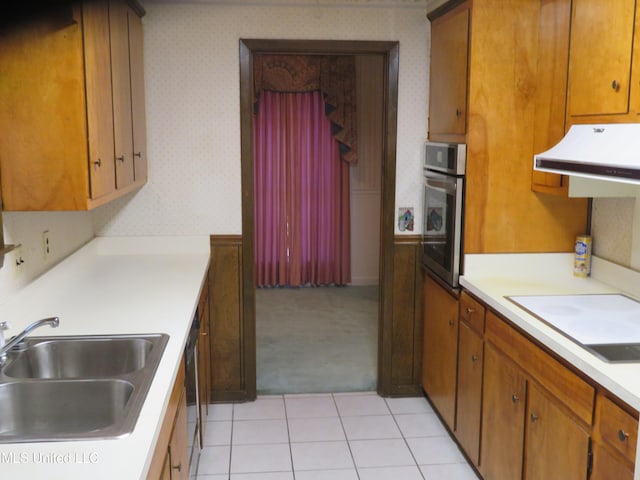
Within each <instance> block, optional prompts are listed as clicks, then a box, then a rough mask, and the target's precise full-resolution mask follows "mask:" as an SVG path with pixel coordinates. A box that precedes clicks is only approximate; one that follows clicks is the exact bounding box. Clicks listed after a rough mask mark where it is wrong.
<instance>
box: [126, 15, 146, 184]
mask: <svg viewBox="0 0 640 480" xmlns="http://www.w3.org/2000/svg"><path fill="white" fill-rule="evenodd" d="M127 14H128V19H129V59H130V68H131V71H130V74H131V118H132V124H133V180H134V181H135V182H136V183H139V182H145V181H146V180H147V127H146V123H145V119H146V113H145V104H144V102H145V98H144V58H143V35H142V19H141V18H140V17H139V16H138V14H136V13H135V12H134V11H133V10H132V9H131V8H128V9H127Z"/></svg>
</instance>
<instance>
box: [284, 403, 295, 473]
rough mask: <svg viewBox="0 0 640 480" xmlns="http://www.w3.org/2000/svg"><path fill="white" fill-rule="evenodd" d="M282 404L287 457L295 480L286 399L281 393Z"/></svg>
mask: <svg viewBox="0 0 640 480" xmlns="http://www.w3.org/2000/svg"><path fill="white" fill-rule="evenodd" d="M282 404H283V405H284V421H285V423H286V424H287V440H288V441H289V459H290V460H291V476H292V477H293V480H296V469H295V467H294V466H293V448H292V447H291V431H290V429H289V414H288V413H287V399H286V398H285V396H284V395H282Z"/></svg>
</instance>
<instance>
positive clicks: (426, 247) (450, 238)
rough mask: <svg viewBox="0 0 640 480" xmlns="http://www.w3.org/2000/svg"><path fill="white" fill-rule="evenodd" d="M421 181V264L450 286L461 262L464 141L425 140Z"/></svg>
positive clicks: (456, 275)
mask: <svg viewBox="0 0 640 480" xmlns="http://www.w3.org/2000/svg"><path fill="white" fill-rule="evenodd" d="M425 151H426V153H425V162H424V182H423V212H424V213H423V225H422V250H423V257H422V258H423V264H424V266H425V267H427V268H428V269H430V270H431V271H433V272H434V273H435V274H436V275H437V276H438V277H440V278H441V279H442V280H444V281H445V282H447V283H448V284H449V285H451V286H452V287H457V286H458V277H459V276H460V271H461V265H462V252H463V249H462V242H463V228H464V222H463V214H464V186H465V182H464V175H465V170H466V153H467V148H466V145H465V144H461V143H455V144H449V143H435V142H427V143H426V145H425Z"/></svg>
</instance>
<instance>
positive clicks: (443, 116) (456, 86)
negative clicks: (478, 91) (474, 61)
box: [429, 5, 470, 140]
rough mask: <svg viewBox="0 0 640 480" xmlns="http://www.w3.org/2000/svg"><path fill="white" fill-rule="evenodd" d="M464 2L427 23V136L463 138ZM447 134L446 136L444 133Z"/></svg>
mask: <svg viewBox="0 0 640 480" xmlns="http://www.w3.org/2000/svg"><path fill="white" fill-rule="evenodd" d="M469 16H470V10H469V7H468V5H464V6H463V7H462V8H459V9H456V10H453V11H452V12H450V13H447V14H445V15H443V16H442V17H440V18H437V19H435V20H434V21H433V22H432V23H431V66H430V69H431V70H430V73H429V89H430V90H429V138H430V139H431V140H438V139H442V140H445V139H447V138H449V139H453V137H451V135H453V136H456V135H457V136H459V137H462V138H459V139H460V140H464V134H465V132H466V123H467V122H466V118H467V69H468V61H467V56H468V48H469ZM447 136H449V137H447Z"/></svg>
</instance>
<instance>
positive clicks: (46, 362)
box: [4, 336, 161, 378]
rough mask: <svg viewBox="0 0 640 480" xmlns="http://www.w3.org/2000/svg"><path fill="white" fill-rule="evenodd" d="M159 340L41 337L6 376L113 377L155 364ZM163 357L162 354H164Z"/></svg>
mask: <svg viewBox="0 0 640 480" xmlns="http://www.w3.org/2000/svg"><path fill="white" fill-rule="evenodd" d="M160 340H161V337H160V336H155V337H147V338H140V337H117V338H116V337H90V338H88V337H82V338H74V337H39V338H35V337H32V338H29V339H28V340H26V341H25V343H26V344H25V345H24V346H23V350H21V351H19V352H16V353H14V354H12V355H11V361H10V363H9V364H8V365H7V367H6V368H5V369H4V374H5V375H6V376H8V377H14V378H87V377H113V376H117V375H122V374H126V373H130V372H134V371H136V370H140V369H141V368H143V367H144V366H145V365H146V363H147V361H152V362H153V361H154V360H155V358H156V357H157V354H158V350H157V349H155V350H154V346H155V345H157V344H158V343H159V341H160ZM160 353H161V352H160Z"/></svg>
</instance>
